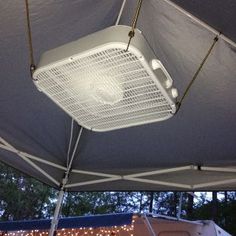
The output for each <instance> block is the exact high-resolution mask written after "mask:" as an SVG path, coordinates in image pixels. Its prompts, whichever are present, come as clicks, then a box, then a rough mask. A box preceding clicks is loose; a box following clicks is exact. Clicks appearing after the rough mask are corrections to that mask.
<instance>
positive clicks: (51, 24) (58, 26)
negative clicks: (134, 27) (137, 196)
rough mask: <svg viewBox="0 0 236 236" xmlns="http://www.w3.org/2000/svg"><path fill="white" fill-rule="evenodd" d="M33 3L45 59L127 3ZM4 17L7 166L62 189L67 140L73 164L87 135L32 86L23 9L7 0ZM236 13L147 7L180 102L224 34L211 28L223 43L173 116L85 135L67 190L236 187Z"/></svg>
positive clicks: (2, 103)
mask: <svg viewBox="0 0 236 236" xmlns="http://www.w3.org/2000/svg"><path fill="white" fill-rule="evenodd" d="M29 3H30V17H31V25H32V33H33V46H34V52H35V56H36V61H38V60H39V56H40V54H41V53H42V52H44V51H46V50H48V49H51V48H55V47H57V46H60V45H62V44H64V43H67V42H70V41H73V40H76V39H79V38H81V37H83V36H85V35H88V34H90V33H93V32H95V31H98V30H101V29H103V28H106V27H108V26H110V25H114V23H115V21H116V17H117V15H118V12H119V9H120V6H121V4H122V1H119V0H113V1H110V0H71V1H67V2H63V1H54V0H50V1H47V2H46V3H45V2H42V1H29ZM136 3H137V1H135V0H129V1H127V2H126V5H125V8H124V12H123V14H122V17H121V21H120V24H125V25H130V22H131V17H132V16H133V12H134V8H135V5H136ZM175 3H177V4H180V5H181V6H182V7H184V8H185V10H183V9H182V8H180V7H179V6H178V5H175ZM0 9H1V10H0V11H1V16H2V17H1V18H2V20H1V22H0V33H1V35H2V37H1V41H0V51H1V54H0V58H1V63H0V71H1V86H0V109H1V110H0V111H1V115H0V137H1V138H0V160H1V161H3V162H4V163H6V164H8V165H11V166H13V167H15V168H17V169H19V170H20V171H22V172H24V173H27V174H29V175H31V176H33V177H35V178H37V179H39V180H40V181H42V182H44V183H46V184H48V185H50V186H53V187H55V188H59V187H60V186H61V182H62V179H63V176H64V173H65V171H66V169H67V164H68V154H67V151H68V147H69V143H70V137H72V138H71V141H72V142H71V147H72V148H71V152H70V155H69V156H71V155H72V152H73V147H75V146H76V140H77V137H78V134H79V131H80V127H79V126H78V125H77V124H75V123H74V124H73V135H72V136H71V124H72V123H71V118H70V117H69V116H68V115H67V114H65V113H64V112H63V111H62V110H61V109H60V108H59V107H58V106H56V105H55V104H54V103H53V102H52V101H51V100H49V99H48V98H47V97H46V96H45V95H44V94H42V93H40V92H39V91H38V90H37V89H36V87H35V86H34V84H33V82H32V81H31V79H30V74H29V68H28V48H27V37H26V19H25V9H24V3H23V1H10V2H8V1H3V0H2V1H0ZM186 10H187V11H189V13H188V14H186ZM235 10H236V3H235V2H234V1H232V0H227V1H224V3H223V2H222V1H220V0H215V1H214V4H213V2H212V1H210V0H207V1H204V2H203V1H195V0H185V1H178V0H175V1H173V2H171V1H168V0H145V1H143V6H142V9H141V14H140V18H139V20H138V28H139V29H140V30H141V31H142V32H143V35H144V36H145V37H146V39H147V40H148V42H149V44H150V46H151V47H152V48H153V50H154V52H155V54H156V55H157V57H158V58H159V59H160V60H161V61H162V63H163V64H164V66H165V67H166V69H167V70H168V72H169V73H170V74H171V76H172V78H173V80H174V83H175V85H176V87H177V88H178V90H179V94H180V95H181V94H183V92H184V89H185V88H186V86H187V84H188V83H189V82H190V80H191V78H192V76H193V74H194V73H195V71H196V70H197V68H198V66H199V64H200V63H201V61H202V59H203V58H204V56H205V55H206V52H207V50H208V49H209V47H210V45H211V44H212V42H213V39H214V37H215V36H216V34H217V32H216V31H215V30H214V29H212V28H211V27H213V28H215V29H216V30H218V31H222V35H221V36H220V38H219V40H218V42H217V44H216V46H215V48H214V49H213V52H212V54H211V55H210V57H209V58H208V60H207V63H206V64H205V65H204V68H203V70H202V71H201V73H200V74H199V77H198V79H197V81H196V82H195V83H194V85H193V87H192V89H191V91H190V93H189V94H188V96H187V98H186V99H185V101H184V103H183V105H182V107H181V109H180V111H179V112H178V114H176V115H175V116H174V117H173V118H171V119H169V120H167V121H164V122H160V123H153V124H150V125H143V126H138V127H132V128H128V129H121V130H116V131H111V132H105V133H95V132H91V131H88V130H83V132H82V136H81V138H80V140H79V143H78V147H77V149H76V150H75V158H74V160H73V163H72V168H71V173H70V175H69V180H68V183H67V184H66V188H67V190H68V191H88V190H89V191H90V190H96V191H97V190H100V191H104V190H107V191H109V190H154V191H156V190H190V189H192V190H206V189H207V190H214V189H218V190H219V189H220V190H233V189H235V187H236V156H235V153H236V145H235V140H236V123H235V117H236V93H235V86H236V80H235V78H236V67H235V65H236V50H235V43H234V42H233V41H235V38H236V37H235V32H236V31H235V27H234V22H235V20H236V19H235V17H236V16H235V14H234V12H235ZM190 13H192V14H194V15H195V16H197V17H198V18H199V19H196V18H195V17H193V16H192V15H191V14H190ZM219 16H220V17H219ZM201 20H203V21H204V22H205V23H206V24H209V25H210V26H209V27H206V25H204V24H202V22H201ZM224 35H225V36H227V37H228V39H227V38H225V36H224Z"/></svg>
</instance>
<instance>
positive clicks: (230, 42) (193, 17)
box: [164, 0, 236, 47]
mask: <svg viewBox="0 0 236 236" xmlns="http://www.w3.org/2000/svg"><path fill="white" fill-rule="evenodd" d="M164 2H166V3H167V4H168V5H170V6H172V7H174V8H175V9H176V10H178V11H179V12H181V13H183V14H184V15H186V16H187V17H189V18H190V19H192V20H194V21H195V22H197V23H198V24H200V25H201V26H203V27H204V28H205V29H207V30H208V31H210V32H212V33H213V34H216V35H219V38H221V39H223V40H224V41H225V42H227V43H229V44H230V45H231V46H233V47H236V43H235V42H234V41H233V40H231V39H229V38H228V37H226V36H225V35H224V34H223V32H219V31H217V30H216V29H214V28H213V27H211V26H210V25H208V24H206V23H205V22H204V21H202V20H200V19H198V18H197V17H195V16H194V15H192V14H191V13H189V12H188V11H186V10H184V9H183V8H182V7H180V6H178V5H177V4H175V3H173V2H172V1H171V0H164Z"/></svg>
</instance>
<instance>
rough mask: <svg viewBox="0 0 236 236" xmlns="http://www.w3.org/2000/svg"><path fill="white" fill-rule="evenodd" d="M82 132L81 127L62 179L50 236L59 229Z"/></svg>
mask: <svg viewBox="0 0 236 236" xmlns="http://www.w3.org/2000/svg"><path fill="white" fill-rule="evenodd" d="M71 125H72V126H73V122H72V123H71ZM72 128H73V127H72ZM82 131H83V128H82V127H81V128H80V131H79V134H78V137H77V139H76V142H75V146H74V149H73V152H72V155H71V158H70V161H69V162H68V163H67V170H66V172H65V176H64V178H63V179H62V183H61V189H60V192H59V195H58V200H57V205H56V208H55V211H54V215H53V219H52V220H51V228H50V231H49V235H48V236H54V233H55V232H56V229H57V225H58V221H59V213H60V210H61V206H62V202H63V197H64V193H65V188H66V184H67V182H68V178H69V174H70V172H71V169H72V163H73V160H74V158H75V152H76V150H77V148H78V145H79V141H80V138H81V135H82Z"/></svg>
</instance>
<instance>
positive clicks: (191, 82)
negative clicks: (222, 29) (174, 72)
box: [175, 34, 220, 113]
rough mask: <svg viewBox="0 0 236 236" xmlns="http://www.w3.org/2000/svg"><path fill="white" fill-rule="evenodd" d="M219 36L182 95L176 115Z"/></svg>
mask: <svg viewBox="0 0 236 236" xmlns="http://www.w3.org/2000/svg"><path fill="white" fill-rule="evenodd" d="M219 35H220V34H219ZM219 35H217V36H216V37H215V38H214V41H213V43H212V45H211V47H210V48H209V49H208V51H207V54H206V56H205V57H204V58H203V60H202V62H201V64H200V65H199V67H198V69H197V71H196V72H195V74H194V76H193V78H192V80H191V81H190V83H189V84H188V86H187V88H186V89H185V91H184V94H183V95H182V97H181V99H180V100H179V101H178V102H177V110H176V112H175V113H177V112H178V111H179V109H180V107H181V105H182V102H183V100H184V99H185V97H186V96H187V94H188V93H189V90H190V88H191V87H192V85H193V83H194V81H195V80H196V79H197V77H198V75H199V73H200V72H201V70H202V68H203V66H204V64H205V62H206V60H207V59H208V57H209V56H210V54H211V52H212V50H213V48H214V46H215V45H216V43H217V41H218V39H219Z"/></svg>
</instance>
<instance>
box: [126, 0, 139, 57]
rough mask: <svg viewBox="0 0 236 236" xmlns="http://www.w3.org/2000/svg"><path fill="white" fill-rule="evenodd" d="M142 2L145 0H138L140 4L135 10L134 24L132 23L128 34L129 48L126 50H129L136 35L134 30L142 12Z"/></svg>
mask: <svg viewBox="0 0 236 236" xmlns="http://www.w3.org/2000/svg"><path fill="white" fill-rule="evenodd" d="M142 2H143V0H138V5H137V8H136V11H135V14H134V18H133V21H132V24H131V31H130V32H129V34H128V36H129V42H128V45H127V48H126V50H125V51H126V52H127V51H128V49H129V45H130V43H131V40H132V38H133V37H134V35H135V32H134V30H135V28H136V25H137V21H138V17H139V13H140V10H141V6H142Z"/></svg>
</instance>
